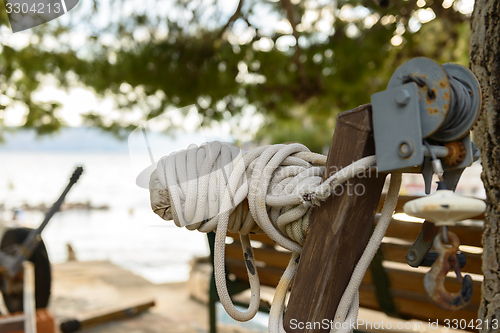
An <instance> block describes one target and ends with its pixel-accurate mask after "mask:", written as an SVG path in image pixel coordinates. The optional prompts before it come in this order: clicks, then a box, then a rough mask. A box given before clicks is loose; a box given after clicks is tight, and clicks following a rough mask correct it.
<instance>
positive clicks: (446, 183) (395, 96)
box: [372, 58, 486, 310]
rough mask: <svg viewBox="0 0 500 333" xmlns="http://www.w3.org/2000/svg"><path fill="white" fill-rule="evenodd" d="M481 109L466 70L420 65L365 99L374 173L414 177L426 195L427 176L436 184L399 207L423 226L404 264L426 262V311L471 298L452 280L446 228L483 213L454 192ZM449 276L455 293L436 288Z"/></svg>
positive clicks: (453, 256) (467, 286)
mask: <svg viewBox="0 0 500 333" xmlns="http://www.w3.org/2000/svg"><path fill="white" fill-rule="evenodd" d="M481 103H482V97H481V87H480V85H479V82H478V81H477V79H476V77H475V76H474V74H473V73H472V72H471V71H470V70H469V69H467V68H465V67H463V66H461V65H457V64H444V65H439V64H437V63H436V62H435V61H433V60H431V59H427V58H414V59H412V60H410V61H408V62H406V63H404V64H403V65H402V66H401V67H399V68H398V69H397V70H396V72H395V73H394V74H393V76H392V77H391V79H390V81H389V84H388V86H387V90H385V91H382V92H379V93H376V94H374V95H372V109H373V127H374V136H375V149H376V155H377V167H378V171H380V172H389V171H399V172H410V173H422V175H423V177H424V182H425V192H426V194H429V193H430V190H431V182H432V176H433V175H434V174H436V175H437V176H438V178H439V182H438V189H437V191H436V192H435V193H433V194H432V195H429V196H427V197H424V198H421V199H417V200H413V201H410V202H408V203H406V204H405V206H404V211H405V213H406V214H408V215H412V216H416V217H420V218H424V219H425V220H426V221H425V222H424V224H423V226H422V229H421V231H420V234H419V235H418V238H417V240H416V241H415V242H414V243H413V245H412V246H411V247H410V250H409V251H408V253H407V254H406V260H407V262H408V264H409V265H410V266H412V267H418V266H421V265H424V263H429V262H432V268H431V270H430V271H429V272H428V273H427V274H426V277H425V279H424V286H425V289H426V291H427V293H428V295H429V296H430V298H431V300H432V301H433V302H434V304H436V305H437V306H439V307H441V308H443V309H447V310H458V309H461V308H463V307H464V306H465V305H467V303H468V302H469V301H470V299H471V297H472V280H471V278H470V276H468V275H466V276H465V277H464V278H462V275H461V273H460V265H461V264H465V257H464V256H463V254H461V253H459V252H458V246H459V245H460V242H459V239H458V237H457V236H456V235H455V234H453V233H452V232H450V231H448V226H450V225H454V224H455V223H457V222H458V221H461V220H464V219H467V218H471V217H474V216H477V215H479V214H481V213H483V212H484V211H485V209H486V205H485V204H484V202H483V201H481V200H477V199H472V198H466V197H463V196H460V195H457V194H455V193H454V190H455V188H456V185H457V183H458V181H459V179H460V176H461V174H462V172H463V170H464V169H465V168H466V167H468V166H470V165H471V164H472V163H473V162H474V161H475V160H477V159H478V158H479V150H478V149H477V147H476V146H475V145H474V143H473V142H472V141H471V137H470V130H471V129H472V127H473V126H474V125H475V123H476V122H477V119H478V117H479V114H480V111H481V106H482V105H481ZM440 227H442V228H441V230H439V229H440ZM432 245H434V248H435V251H433V252H432V251H430V249H431V247H432ZM462 267H463V265H462ZM450 270H454V271H455V273H456V275H457V279H458V281H459V282H461V283H462V290H461V291H460V292H458V293H449V292H447V291H446V289H445V288H444V278H445V276H446V274H447V273H448V272H449V271H450Z"/></svg>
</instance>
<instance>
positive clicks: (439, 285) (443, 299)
mask: <svg viewBox="0 0 500 333" xmlns="http://www.w3.org/2000/svg"><path fill="white" fill-rule="evenodd" d="M447 235H448V239H449V240H450V244H443V243H442V237H439V236H438V237H435V239H434V247H435V248H436V250H437V251H438V253H439V256H438V258H437V259H436V261H435V262H434V264H433V265H432V267H431V269H430V271H429V272H427V274H425V277H424V287H425V291H426V292H427V295H429V297H430V298H431V300H432V302H433V303H434V305H436V306H437V307H439V308H441V309H443V310H449V311H457V310H460V309H463V308H464V307H465V306H466V305H467V304H468V303H469V301H470V300H471V298H472V278H471V277H470V275H465V276H464V277H463V278H462V274H461V272H460V265H459V263H458V259H457V251H458V246H459V245H460V241H459V239H458V237H457V235H455V234H454V233H452V232H449V231H448V232H447ZM451 269H453V270H454V271H455V274H456V276H457V280H458V282H460V283H462V290H461V291H459V292H456V293H450V292H448V291H447V290H446V289H445V287H444V281H445V278H446V274H447V273H448V272H449V271H450V270H451Z"/></svg>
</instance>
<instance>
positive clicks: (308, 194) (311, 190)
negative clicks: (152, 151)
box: [150, 142, 401, 333]
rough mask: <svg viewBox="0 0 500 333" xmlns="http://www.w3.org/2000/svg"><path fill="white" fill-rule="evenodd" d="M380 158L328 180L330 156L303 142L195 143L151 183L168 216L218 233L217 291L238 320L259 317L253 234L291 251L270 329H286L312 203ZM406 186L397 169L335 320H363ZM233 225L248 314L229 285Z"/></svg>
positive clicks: (158, 206) (157, 205)
mask: <svg viewBox="0 0 500 333" xmlns="http://www.w3.org/2000/svg"><path fill="white" fill-rule="evenodd" d="M375 161H376V160H375V156H369V157H365V158H362V159H360V160H358V161H355V162H353V163H352V164H350V165H349V166H347V167H345V168H343V169H341V170H340V171H338V172H336V173H335V174H334V175H332V176H331V177H329V178H328V179H327V180H325V181H324V182H322V181H321V179H322V176H323V172H324V165H325V163H326V157H325V156H323V155H320V154H315V153H312V152H310V151H309V149H307V147H305V146H303V145H301V144H289V145H271V146H263V147H259V148H257V149H254V150H251V151H249V152H246V153H245V152H243V151H241V150H240V149H238V148H236V147H233V146H230V145H226V144H221V143H219V142H212V143H210V144H203V145H201V146H200V147H197V146H196V145H191V146H189V147H188V149H187V150H182V151H179V152H176V153H172V154H170V155H168V156H165V157H163V158H162V159H160V161H158V166H157V169H156V170H155V172H153V174H152V175H151V180H150V195H151V207H152V209H153V211H154V212H155V213H156V214H158V215H159V216H160V217H162V218H163V219H165V220H171V219H173V220H174V223H175V224H176V225H177V226H180V227H182V226H185V227H186V228H188V229H190V230H194V229H197V230H199V231H201V232H210V231H216V238H215V250H214V271H215V282H216V287H217V292H218V294H219V299H220V301H221V303H222V305H223V306H224V309H225V310H226V312H227V313H228V314H229V315H230V316H231V317H232V318H234V319H235V320H239V321H247V320H250V319H251V318H253V317H254V316H255V314H256V313H257V311H258V308H259V303H260V283H259V278H258V274H257V270H256V265H255V261H254V255H253V251H252V247H251V245H250V238H249V236H248V235H249V233H250V232H256V233H259V232H265V233H266V234H267V235H268V236H269V237H270V238H271V239H273V240H274V241H275V242H276V243H277V244H279V245H280V246H282V247H284V248H286V249H288V250H290V251H292V258H291V260H290V263H289V265H288V267H287V269H286V270H285V272H284V274H283V276H282V278H281V280H280V283H279V284H278V287H277V290H276V294H275V296H274V299H273V303H272V306H271V312H270V319H269V330H270V332H273V333H278V332H281V333H283V332H285V331H284V329H283V309H284V301H285V295H286V292H287V290H288V288H289V285H290V282H291V280H292V278H293V276H294V274H295V272H296V270H297V266H298V259H299V256H300V253H301V252H302V244H303V242H304V240H305V233H306V232H307V229H308V223H309V216H310V212H311V208H312V207H313V206H314V205H319V204H320V202H321V201H323V200H325V199H326V198H328V197H329V196H330V195H331V193H332V190H333V189H334V188H335V187H336V186H338V185H341V184H343V183H344V182H346V181H347V180H349V179H350V178H353V177H354V176H356V175H357V174H359V173H360V172H364V171H365V170H367V169H369V168H371V167H373V166H375ZM400 183H401V175H400V174H393V176H392V177H391V185H390V189H389V193H388V196H387V199H386V203H385V204H384V209H383V211H382V216H381V218H380V220H379V222H378V224H377V227H376V228H375V231H374V233H373V235H372V237H371V238H370V241H369V243H368V246H367V248H366V250H365V252H364V253H363V255H362V257H361V259H360V261H359V262H358V264H357V266H356V268H355V270H354V273H353V276H352V278H351V281H350V283H349V285H348V287H347V289H346V291H345V293H344V295H343V297H342V299H341V302H340V304H339V307H338V309H337V313H336V315H335V320H336V321H339V322H344V321H346V320H349V319H351V320H352V319H353V318H354V319H355V317H357V312H358V311H357V309H358V307H359V304H358V303H359V302H358V296H357V290H358V288H359V285H360V283H361V279H362V278H363V275H364V273H365V271H366V269H367V267H368V265H369V263H370V262H371V259H372V258H373V256H374V254H375V252H376V251H377V249H378V247H379V245H380V242H381V241H382V237H383V235H384V234H385V230H386V229H387V225H388V223H389V221H390V218H391V216H392V212H393V211H394V208H395V206H396V201H397V196H398V193H399V186H400ZM228 230H229V231H230V232H233V233H236V232H239V234H240V238H241V243H242V247H243V253H244V256H245V262H246V265H247V273H248V277H249V282H250V289H251V299H250V305H249V307H248V309H247V310H246V311H244V312H241V311H239V310H237V309H236V308H235V307H234V305H233V303H232V301H231V298H230V297H229V293H228V290H227V286H226V273H225V265H224V254H225V238H226V234H227V231H228ZM332 331H334V330H332Z"/></svg>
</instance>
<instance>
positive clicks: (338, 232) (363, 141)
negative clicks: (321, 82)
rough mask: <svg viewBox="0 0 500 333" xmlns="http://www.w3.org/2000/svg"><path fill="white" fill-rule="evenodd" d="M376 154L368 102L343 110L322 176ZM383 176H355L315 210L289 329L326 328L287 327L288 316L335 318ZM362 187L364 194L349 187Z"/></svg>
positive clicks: (294, 290) (288, 313)
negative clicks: (338, 193)
mask: <svg viewBox="0 0 500 333" xmlns="http://www.w3.org/2000/svg"><path fill="white" fill-rule="evenodd" d="M374 153H375V148H374V142H373V129H372V121H371V106H370V105H364V106H361V107H358V108H356V109H354V110H351V111H347V112H343V113H342V114H340V115H339V116H338V118H337V126H336V128H335V132H334V135H333V139H332V144H331V146H330V151H329V153H328V158H327V163H326V170H327V172H325V175H324V178H327V177H328V176H330V175H331V174H332V173H334V172H335V171H337V170H339V169H340V168H343V167H345V166H347V165H349V164H350V163H352V162H353V161H356V160H358V159H360V158H362V157H364V156H368V155H373V154H374ZM384 180H385V175H382V174H380V175H378V177H376V176H375V175H372V177H361V178H358V177H356V178H354V179H352V180H351V181H349V183H348V185H350V186H344V192H343V194H342V195H332V196H331V197H329V198H328V199H327V200H326V201H325V202H323V203H322V204H321V206H320V207H317V208H315V209H314V210H313V212H312V214H311V219H310V227H309V233H308V236H307V239H306V242H305V245H304V250H303V252H302V255H301V259H300V265H299V268H298V271H297V275H296V277H295V284H294V287H293V288H292V293H291V296H290V301H289V303H288V308H287V311H286V314H285V320H284V325H285V330H286V331H287V332H328V330H327V329H326V328H324V329H320V330H310V329H304V330H299V329H291V327H290V325H289V323H290V320H291V319H296V320H297V321H299V322H321V321H322V320H323V319H327V320H333V319H334V315H335V311H336V309H337V305H338V303H339V301H340V298H341V296H342V294H343V292H344V290H345V288H346V286H347V284H348V282H349V279H350V277H351V274H352V271H353V270H354V267H355V265H356V263H357V262H358V260H359V258H360V257H361V254H362V253H363V251H364V249H365V247H366V244H367V242H368V238H369V236H370V232H371V229H372V224H373V217H374V215H375V210H376V208H377V204H378V202H379V200H380V193H381V191H382V187H383V183H384ZM355 186H358V188H362V189H364V195H355V194H353V193H348V191H347V190H348V189H349V188H350V189H351V190H352V189H353V188H356V187H355Z"/></svg>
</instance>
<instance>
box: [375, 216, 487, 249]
mask: <svg viewBox="0 0 500 333" xmlns="http://www.w3.org/2000/svg"><path fill="white" fill-rule="evenodd" d="M377 218H378V217H376V218H375V219H377ZM421 227H422V223H419V222H407V221H400V220H396V219H392V220H391V223H390V224H389V228H387V232H386V234H385V235H386V236H387V237H394V238H399V239H402V240H405V241H408V242H412V243H413V242H414V241H415V239H416V238H417V236H418V233H419V231H420V228H421ZM449 230H450V231H452V232H454V233H455V234H456V235H457V236H458V238H459V239H460V244H462V245H468V246H475V247H482V246H483V245H482V243H481V237H482V233H483V227H482V226H481V224H480V223H476V224H473V225H456V226H452V227H449Z"/></svg>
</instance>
